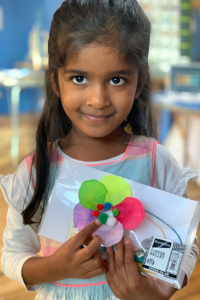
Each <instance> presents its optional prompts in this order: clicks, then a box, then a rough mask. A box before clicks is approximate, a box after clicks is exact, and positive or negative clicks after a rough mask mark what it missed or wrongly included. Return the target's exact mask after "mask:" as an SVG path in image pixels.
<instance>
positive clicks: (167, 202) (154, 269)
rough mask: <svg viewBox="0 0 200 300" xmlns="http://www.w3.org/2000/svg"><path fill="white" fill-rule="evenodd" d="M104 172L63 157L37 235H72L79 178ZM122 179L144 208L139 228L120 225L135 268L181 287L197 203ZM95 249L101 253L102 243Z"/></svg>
mask: <svg viewBox="0 0 200 300" xmlns="http://www.w3.org/2000/svg"><path fill="white" fill-rule="evenodd" d="M106 175H110V174H108V173H106V172H102V171H99V170H96V169H93V168H91V167H87V166H84V165H82V164H79V163H75V162H73V161H67V160H65V161H64V162H63V165H62V167H61V170H60V173H59V175H58V176H57V179H56V182H55V185H54V188H53V190H52V193H51V196H50V198H49V201H48V205H47V207H46V210H45V214H44V215H43V219H42V222H41V224H40V228H39V235H41V236H43V237H46V238H48V239H51V240H54V241H56V242H59V243H65V242H66V241H67V240H68V239H69V238H71V237H73V236H74V235H75V234H76V233H77V232H78V229H77V228H76V227H75V225H74V223H73V211H74V207H75V206H76V205H77V204H78V203H79V197H78V192H79V189H80V187H81V184H82V183H83V182H84V181H85V180H91V179H96V180H98V181H100V180H101V179H102V178H103V177H104V176H106ZM124 180H125V181H126V182H127V183H128V184H129V185H130V187H131V192H132V196H133V197H134V198H137V199H138V200H139V201H140V202H141V203H142V204H143V207H144V210H145V219H144V220H143V221H142V223H141V224H140V226H139V227H138V228H136V229H134V230H124V237H128V238H130V239H131V240H132V242H133V245H134V250H135V260H136V263H137V265H138V268H139V270H140V271H141V273H142V274H144V275H146V276H151V277H153V278H154V279H155V278H157V280H160V281H163V282H165V283H167V284H169V285H171V286H173V287H175V288H177V289H180V288H181V287H182V284H183V280H184V276H185V272H184V270H185V266H186V265H187V264H188V261H189V257H190V253H191V250H192V245H193V244H194V240H195V237H196V232H197V228H198V225H199V220H200V205H199V203H198V202H197V201H193V200H189V199H186V198H182V197H179V196H176V195H173V194H169V193H167V192H164V191H161V190H158V189H155V188H152V187H149V186H145V185H142V184H139V183H137V182H133V181H131V180H128V179H125V178H124ZM100 252H101V254H102V257H103V258H105V257H106V252H105V249H104V246H103V245H102V247H101V249H100ZM144 266H146V267H144ZM173 268H174V270H173ZM169 274H170V276H169Z"/></svg>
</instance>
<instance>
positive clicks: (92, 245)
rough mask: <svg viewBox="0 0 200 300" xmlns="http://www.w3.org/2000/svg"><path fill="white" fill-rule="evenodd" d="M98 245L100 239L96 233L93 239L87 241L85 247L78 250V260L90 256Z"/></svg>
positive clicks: (95, 251)
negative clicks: (87, 243)
mask: <svg viewBox="0 0 200 300" xmlns="http://www.w3.org/2000/svg"><path fill="white" fill-rule="evenodd" d="M100 245H101V239H100V237H99V236H98V235H95V236H94V238H93V240H92V241H91V242H90V243H89V245H88V246H87V247H85V248H84V249H81V250H79V252H78V256H79V261H80V262H81V263H82V262H85V261H87V260H89V259H90V258H92V257H93V256H94V255H95V254H96V253H97V251H98V249H99V247H100Z"/></svg>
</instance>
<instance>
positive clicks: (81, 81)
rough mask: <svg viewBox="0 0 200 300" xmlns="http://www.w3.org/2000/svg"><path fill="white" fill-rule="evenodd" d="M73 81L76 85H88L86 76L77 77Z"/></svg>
mask: <svg viewBox="0 0 200 300" xmlns="http://www.w3.org/2000/svg"><path fill="white" fill-rule="evenodd" d="M72 81H73V82H74V83H76V84H85V83H88V82H87V79H86V78H85V77H84V76H76V77H74V78H73V79H72Z"/></svg>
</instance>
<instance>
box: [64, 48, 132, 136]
mask: <svg viewBox="0 0 200 300" xmlns="http://www.w3.org/2000/svg"><path fill="white" fill-rule="evenodd" d="M58 78H59V88H60V97H61V101H62V105H63V108H64V110H65V112H66V114H67V116H68V117H69V118H70V120H71V121H72V132H73V131H74V130H75V131H76V132H79V133H82V134H84V135H86V136H88V137H92V138H102V137H105V136H108V135H109V134H110V133H112V132H113V131H114V130H116V129H120V130H121V126H120V125H121V123H122V122H123V121H124V120H125V118H126V117H127V116H128V114H129V112H130V111H131V108H132V106H133V102H134V99H135V98H136V97H137V96H138V95H136V90H137V85H138V69H137V68H136V67H135V68H134V67H132V68H131V67H130V66H129V65H128V64H127V63H126V62H125V61H124V60H122V59H120V57H119V56H118V55H117V54H116V52H115V51H114V50H112V49H111V48H109V47H103V46H88V47H85V48H84V49H83V50H81V51H80V52H79V53H78V55H76V56H74V57H73V58H72V59H71V60H70V61H69V62H68V64H67V68H66V70H65V71H63V70H62V69H60V70H59V77H58Z"/></svg>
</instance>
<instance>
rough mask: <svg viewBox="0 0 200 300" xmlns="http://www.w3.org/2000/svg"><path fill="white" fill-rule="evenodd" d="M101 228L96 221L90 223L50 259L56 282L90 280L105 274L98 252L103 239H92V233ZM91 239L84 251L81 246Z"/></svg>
mask: <svg viewBox="0 0 200 300" xmlns="http://www.w3.org/2000/svg"><path fill="white" fill-rule="evenodd" d="M99 227H100V226H99V225H96V224H95V221H94V222H92V223H90V224H89V225H88V226H87V227H85V228H84V229H83V230H81V231H80V232H79V233H77V234H76V235H75V236H74V237H73V238H71V239H70V240H68V241H67V242H66V243H65V244H63V245H62V246H61V247H60V248H59V249H58V250H57V251H56V252H55V253H54V254H53V255H52V256H51V257H50V263H51V266H52V268H53V271H54V272H55V273H54V274H55V277H56V278H57V279H56V280H55V281H58V280H63V279H67V278H79V279H88V278H92V277H95V276H97V275H100V274H101V273H102V272H104V265H103V262H102V258H101V255H100V253H99V252H98V248H99V247H100V245H101V239H100V237H98V236H95V237H94V238H93V239H92V233H93V232H95V231H96V230H97V229H98V228H99ZM91 239H92V241H91V242H90V243H89V245H88V246H87V247H86V248H83V249H82V248H81V246H82V245H84V244H86V243H87V242H88V241H89V240H91ZM52 268H51V269H52Z"/></svg>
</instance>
